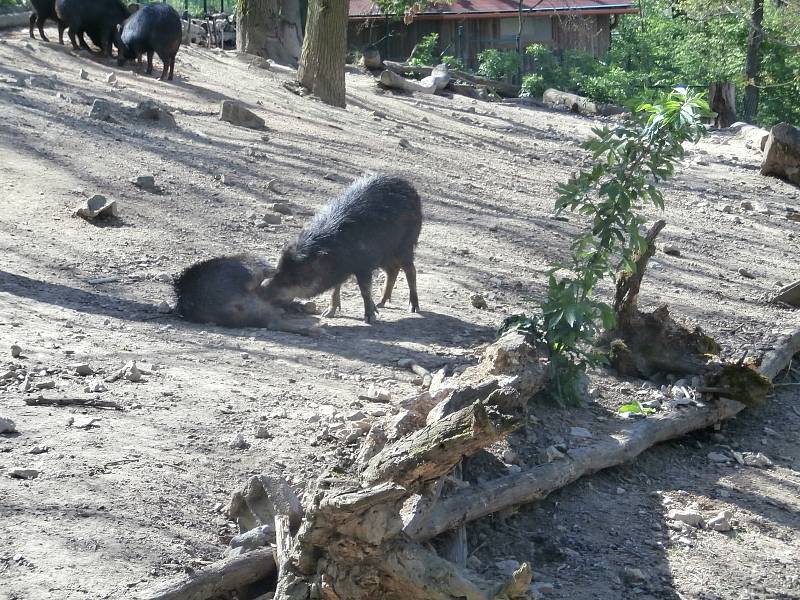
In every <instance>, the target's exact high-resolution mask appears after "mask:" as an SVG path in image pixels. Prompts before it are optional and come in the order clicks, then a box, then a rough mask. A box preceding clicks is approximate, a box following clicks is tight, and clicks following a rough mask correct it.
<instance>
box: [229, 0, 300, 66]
mask: <svg viewBox="0 0 800 600" xmlns="http://www.w3.org/2000/svg"><path fill="white" fill-rule="evenodd" d="M240 2H241V4H240V6H241V10H240V11H239V14H238V17H237V20H236V47H237V48H238V49H239V52H243V53H245V54H255V55H257V56H263V57H264V58H269V59H272V60H273V61H275V62H276V63H279V64H282V65H288V66H291V67H295V68H296V67H297V62H298V60H299V59H300V50H301V47H302V44H303V34H302V30H301V27H300V2H299V1H298V0H240Z"/></svg>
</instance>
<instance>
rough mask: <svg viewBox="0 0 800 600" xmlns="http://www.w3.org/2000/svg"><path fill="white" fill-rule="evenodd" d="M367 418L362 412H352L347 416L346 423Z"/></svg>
mask: <svg viewBox="0 0 800 600" xmlns="http://www.w3.org/2000/svg"><path fill="white" fill-rule="evenodd" d="M366 418H367V415H365V414H364V413H363V412H361V411H360V410H356V411H354V412H351V413H350V414H348V415H347V416H345V420H346V421H363V420H364V419H366Z"/></svg>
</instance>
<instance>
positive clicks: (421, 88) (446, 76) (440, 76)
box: [380, 65, 450, 94]
mask: <svg viewBox="0 0 800 600" xmlns="http://www.w3.org/2000/svg"><path fill="white" fill-rule="evenodd" d="M380 82H381V84H383V85H384V86H386V87H388V88H393V89H399V90H405V91H408V92H419V93H423V94H435V93H436V92H439V91H441V90H443V89H444V88H445V87H446V86H447V84H448V83H450V73H449V72H448V70H447V65H439V66H437V67H435V68H434V69H432V70H431V74H430V75H428V76H427V77H425V78H423V79H422V80H421V81H415V80H413V79H406V78H405V77H401V76H400V75H398V74H397V73H395V72H394V71H388V70H387V71H383V72H382V73H381V76H380Z"/></svg>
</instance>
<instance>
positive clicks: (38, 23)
mask: <svg viewBox="0 0 800 600" xmlns="http://www.w3.org/2000/svg"><path fill="white" fill-rule="evenodd" d="M45 20H46V19H42V18H38V17H37V19H36V26H37V27H38V28H39V35H41V36H42V39H43V40H44V41H45V42H49V41H50V40H48V39H47V36H46V35H45V34H44V22H45ZM31 37H33V35H31Z"/></svg>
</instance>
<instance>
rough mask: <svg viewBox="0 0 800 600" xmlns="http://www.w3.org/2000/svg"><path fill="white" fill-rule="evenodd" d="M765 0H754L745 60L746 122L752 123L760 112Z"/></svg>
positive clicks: (744, 117)
mask: <svg viewBox="0 0 800 600" xmlns="http://www.w3.org/2000/svg"><path fill="white" fill-rule="evenodd" d="M763 21H764V0H753V12H752V14H751V17H750V34H749V35H748V36H747V58H746V60H745V79H746V80H747V85H746V86H745V88H744V116H743V119H744V121H745V122H746V123H752V122H753V121H754V120H755V118H756V113H757V112H758V87H757V80H758V72H759V70H760V67H761V42H762V40H763V39H764V30H763V29H762V28H761V24H762V22H763Z"/></svg>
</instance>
